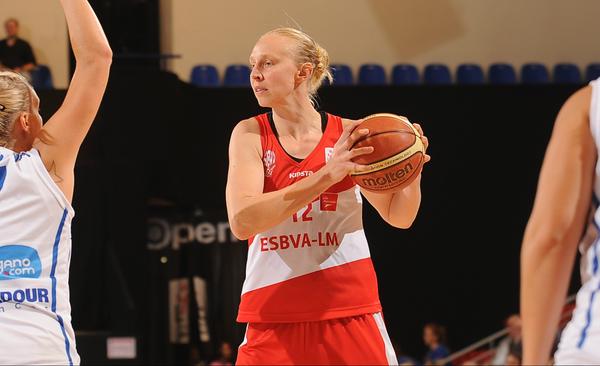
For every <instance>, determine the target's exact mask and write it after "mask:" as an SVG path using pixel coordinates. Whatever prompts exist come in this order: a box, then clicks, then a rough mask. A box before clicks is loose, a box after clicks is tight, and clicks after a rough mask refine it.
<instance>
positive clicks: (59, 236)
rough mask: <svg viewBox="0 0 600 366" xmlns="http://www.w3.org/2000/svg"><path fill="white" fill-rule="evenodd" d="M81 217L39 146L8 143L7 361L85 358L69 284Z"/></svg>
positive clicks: (0, 169)
mask: <svg viewBox="0 0 600 366" xmlns="http://www.w3.org/2000/svg"><path fill="white" fill-rule="evenodd" d="M73 215H74V213H73V209H72V208H71V205H70V204H69V202H68V201H67V199H66V198H65V196H64V195H63V193H62V192H61V190H60V189H59V188H58V187H57V186H56V185H55V184H54V182H53V181H52V179H51V178H50V175H49V174H48V172H47V171H46V168H45V167H44V164H43V163H42V160H41V158H40V155H39V153H38V151H37V150H35V149H33V150H30V151H27V152H23V153H15V152H13V151H11V150H8V149H5V148H2V147H0V334H2V339H1V340H0V364H13V365H16V364H19V365H22V364H45V365H49V364H62V365H72V364H79V355H78V354H77V351H76V349H75V334H74V332H73V328H72V326H71V306H70V304H69V284H68V281H69V263H70V260H71V220H72V218H73Z"/></svg>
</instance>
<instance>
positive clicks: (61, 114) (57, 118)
mask: <svg viewBox="0 0 600 366" xmlns="http://www.w3.org/2000/svg"><path fill="white" fill-rule="evenodd" d="M61 4H62V7H63V10H64V13H65V17H66V20H67V26H68V29H69V36H70V39H71V45H72V47H73V53H74V54H75V60H76V67H75V73H74V74H73V78H72V80H71V83H70V86H69V90H68V91H67V95H66V97H65V100H64V101H63V104H62V106H61V107H60V108H59V109H58V111H57V112H56V113H55V114H54V115H53V116H52V117H51V118H50V119H49V120H48V122H47V123H46V124H45V125H44V128H43V129H42V133H41V135H40V137H41V138H39V139H37V140H36V141H35V143H34V147H35V148H37V149H38V150H39V151H40V154H41V156H42V160H43V161H44V165H45V166H46V169H48V171H49V172H50V175H51V176H52V178H53V179H54V181H55V182H56V184H57V185H58V186H59V188H60V189H61V190H62V191H63V192H64V193H65V195H66V197H67V199H69V200H71V198H72V196H73V184H74V176H73V169H74V167H75V160H76V158H77V153H78V152H79V147H80V146H81V143H82V142H83V139H84V138H85V135H86V134H87V132H88V130H89V129H90V126H91V124H92V122H93V121H94V118H95V116H96V113H97V112H98V108H99V106H100V102H101V101H102V96H103V95H104V91H105V89H106V84H107V82H108V75H109V70H110V65H111V62H112V51H111V49H110V46H109V45H108V41H107V39H106V36H105V35H104V32H103V30H102V27H101V26H100V22H99V21H98V19H97V18H96V15H95V14H94V11H93V10H92V8H91V6H90V4H89V3H88V2H87V0H61Z"/></svg>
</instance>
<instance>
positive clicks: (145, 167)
mask: <svg viewBox="0 0 600 366" xmlns="http://www.w3.org/2000/svg"><path fill="white" fill-rule="evenodd" d="M576 89H577V87H576V86H558V85H545V86H520V85H517V86H489V85H485V86H440V87H434V86H431V87H426V86H418V87H409V86H407V87H347V88H344V87H336V88H333V87H332V88H324V89H323V90H322V91H321V92H320V99H319V104H320V107H321V108H323V109H324V110H327V111H329V112H331V113H335V114H340V115H343V116H346V117H351V118H357V117H361V116H365V115H368V114H371V113H375V112H392V113H398V114H402V115H405V116H407V117H408V118H410V119H411V121H413V122H419V123H421V124H422V126H423V129H424V130H425V133H426V135H427V136H428V137H429V139H430V142H431V147H430V150H429V152H430V154H431V156H432V161H431V163H429V164H428V165H427V166H426V167H425V170H424V172H423V180H422V192H423V199H422V205H421V210H420V213H419V215H418V217H417V219H416V221H415V223H414V225H413V227H412V228H410V229H409V230H397V229H393V228H391V227H389V226H387V225H386V224H385V223H384V222H383V221H382V220H381V219H380V218H379V217H378V215H377V213H376V212H375V211H374V210H373V209H372V208H371V207H370V206H368V205H365V209H364V221H365V230H366V233H367V237H368V239H369V241H370V247H371V254H372V257H373V260H374V263H375V267H376V270H377V273H378V279H379V289H380V295H381V299H382V303H383V307H384V315H385V319H386V323H387V325H388V331H389V333H390V336H391V337H392V339H394V340H395V341H397V342H398V343H399V344H400V345H401V346H402V348H403V349H404V350H405V352H407V353H408V354H412V355H415V356H417V357H420V356H421V355H422V354H423V353H424V348H423V346H422V341H421V333H422V326H423V325H424V324H425V323H426V322H429V321H437V322H439V323H442V324H444V325H445V326H446V327H447V328H448V333H449V338H450V346H451V347H453V348H458V347H461V346H464V345H465V344H467V343H469V342H471V341H475V340H476V339H478V338H480V337H482V336H485V335H487V334H489V333H491V332H493V331H495V330H497V329H498V328H500V327H501V326H502V320H503V318H504V317H505V316H506V315H508V314H509V313H511V312H515V311H517V310H518V300H519V295H518V293H519V288H518V276H519V266H518V263H519V249H520V241H521V237H522V235H523V230H524V227H525V224H526V222H527V218H528V216H529V213H530V209H531V206H532V203H533V198H534V192H535V188H536V182H537V175H538V172H539V168H540V165H541V161H542V158H543V154H544V151H545V146H546V143H547V141H548V138H549V136H550V132H551V129H552V125H553V121H554V118H555V116H556V114H557V112H558V110H559V108H560V106H561V105H562V103H563V102H564V101H565V100H566V98H567V97H568V96H569V95H570V94H571V93H572V92H573V91H574V90H576ZM63 95H64V92H60V91H56V92H45V93H42V95H41V98H42V107H43V109H44V110H45V113H46V114H49V113H50V112H51V111H52V110H54V109H55V108H56V106H58V104H59V101H60V100H61V98H62V97H63ZM258 112H260V109H259V108H258V107H257V105H256V102H255V100H254V97H253V95H252V93H251V91H250V90H248V89H235V88H233V89H226V88H222V89H199V88H195V87H193V86H190V85H188V84H186V83H183V82H180V81H179V80H177V79H176V78H175V77H174V76H172V75H170V74H159V73H157V74H149V73H139V74H135V73H131V72H128V73H120V72H118V71H117V72H116V73H114V74H113V76H112V77H111V80H110V83H109V89H108V92H107V95H106V97H105V99H104V102H103V105H102V108H101V111H100V113H99V116H98V120H97V121H96V123H95V125H94V126H93V128H92V130H91V131H90V135H89V136H88V138H87V140H86V142H85V143H84V146H83V148H82V152H81V156H80V158H79V160H78V166H77V169H76V174H77V185H76V189H75V198H74V206H75V209H76V210H77V216H76V219H75V221H74V224H73V242H74V251H73V259H72V271H71V289H72V303H73V319H74V326H75V328H76V329H83V330H108V331H111V332H120V333H128V334H136V335H138V336H139V340H140V357H141V360H142V361H143V362H145V363H157V362H160V363H164V362H173V361H174V360H175V359H176V360H177V361H181V357H183V356H181V355H180V356H177V357H176V356H175V353H176V352H179V351H172V350H171V348H169V346H168V339H167V337H166V334H165V333H163V331H164V330H165V329H163V328H160V327H164V326H166V325H165V324H167V323H166V322H167V317H168V311H167V309H168V303H169V302H168V291H167V289H168V288H167V285H166V283H168V281H170V280H172V279H174V278H187V279H188V280H189V281H188V285H187V286H189V287H190V288H191V287H193V286H194V285H193V279H194V277H202V278H203V279H204V280H207V278H205V277H203V276H200V275H198V273H195V272H194V271H196V268H195V266H196V265H197V266H198V268H202V264H201V263H203V261H208V262H211V261H213V260H214V261H216V259H215V258H216V257H214V256H215V255H217V254H215V253H220V254H218V256H220V257H219V258H221V259H219V260H222V259H223V255H226V256H227V261H228V262H227V263H229V264H228V265H231V266H232V267H231V268H235V271H234V270H233V269H232V271H233V272H232V273H231V276H230V277H228V279H226V280H224V281H229V282H228V283H227V284H226V285H225V284H224V282H221V283H220V284H219V286H224V287H226V288H227V289H229V290H231V291H233V290H232V289H234V288H236V286H239V284H240V283H241V282H240V281H242V280H243V270H241V269H240V268H243V266H244V261H245V249H244V245H243V244H240V243H227V244H220V246H219V245H217V244H213V245H216V247H218V248H221V249H219V250H218V251H214V252H210V251H209V252H207V253H205V254H203V255H204V256H208V258H206V257H203V255H202V254H200V252H199V251H194V253H193V254H191V253H186V254H185V255H183V256H182V257H181V258H179V259H177V261H178V263H179V264H178V265H177V266H176V267H177V268H178V269H177V270H176V272H177V273H170V274H168V275H167V274H165V273H164V271H163V270H162V269H161V268H162V267H161V266H163V267H164V264H163V263H161V261H160V260H161V256H164V253H163V254H157V253H158V252H157V251H151V250H148V247H147V244H148V243H147V240H146V239H147V238H146V233H147V230H146V229H147V219H149V218H150V217H149V211H148V207H149V205H150V203H151V202H149V199H150V198H154V200H153V201H152V202H156V199H159V200H162V201H164V202H168V204H169V205H171V207H173V208H174V212H178V213H177V214H174V215H175V216H176V215H180V216H181V217H183V216H186V215H189V217H192V218H193V217H194V215H193V212H194V210H197V209H199V210H201V211H202V212H206V213H210V214H211V215H217V216H218V217H217V216H214V217H213V218H211V220H213V219H215V217H216V219H215V220H217V221H222V220H224V219H225V215H224V207H225V206H224V187H225V182H226V172H227V147H228V141H229V135H230V133H231V130H232V128H233V126H234V125H235V123H236V122H237V121H239V120H240V119H243V118H247V117H249V116H252V115H254V114H256V113H258ZM190 212H192V214H190ZM219 215H220V216H219ZM172 217H174V216H172ZM181 217H180V218H181ZM189 217H188V218H189ZM183 220H187V218H183ZM194 230H196V229H195V228H194ZM199 230H200V231H201V232H200V234H199V235H201V236H202V235H209V234H210V235H213V234H214V235H218V233H219V231H218V230H219V228H218V227H216V228H215V229H214V230H216V231H214V232H213V231H211V230H213V229H199ZM202 230H209V232H210V233H208V232H202ZM207 233H208V234H207ZM194 235H196V233H195V234H194ZM155 239H156V238H155ZM196 239H197V238H196ZM182 247H185V245H184V244H182ZM192 247H193V246H188V247H187V248H192ZM208 247H210V246H208ZM208 247H205V249H206V248H208ZM226 248H228V249H226ZM163 250H167V249H164V248H163ZM186 250H188V249H186ZM111 251H113V252H114V255H113V256H111V255H110V253H111ZM181 254H184V252H183V251H180V255H181ZM171 255H172V254H171ZM111 258H112V259H111ZM172 260H174V259H173V258H171V257H168V258H167V261H168V262H169V263H172V262H171V261H172ZM184 262H185V266H186V268H183V267H182V265H183V263H184ZM115 268H117V269H115ZM174 271H175V269H174ZM120 278H122V279H123V281H120V280H119V279H120ZM208 281H209V282H208V285H207V286H209V287H210V286H211V283H210V281H211V280H210V279H208ZM121 282H122V283H121ZM159 285H160V287H159V288H157V287H156V286H159ZM229 290H228V291H229ZM216 296H217V297H218V296H223V297H222V298H217V299H209V301H208V305H207V306H209V309H208V312H209V313H210V314H214V311H215V310H216V309H219V311H220V312H221V313H219V314H220V315H218V316H216V317H214V318H213V320H211V322H213V323H211V324H212V325H211V327H212V328H211V332H212V333H211V336H212V341H211V342H213V343H212V345H211V347H213V349H212V352H214V347H216V344H217V343H218V342H219V341H221V340H223V339H226V338H228V337H233V338H236V337H237V339H232V340H231V341H233V342H235V343H237V342H239V341H240V339H239V337H240V333H239V329H240V328H239V327H238V328H235V327H234V326H233V325H232V324H233V323H231V322H232V320H233V319H231V318H227V319H226V317H233V314H235V306H236V301H237V300H234V296H236V297H239V292H237V289H236V292H235V294H234V293H233V292H231V293H228V294H227V296H224V295H223V294H219V295H216ZM128 299H130V300H131V301H130V302H129V301H128ZM238 300H239V299H238ZM211 301H212V302H211ZM211 304H212V305H211ZM192 305H193V304H192ZM211 306H212V307H213V308H212V309H211V308H210V307H211ZM215 308H216V309H215ZM192 309H193V306H192ZM192 321H194V320H193V319H192ZM219 322H223V323H222V324H219ZM231 327H234V328H235V329H234V330H231ZM161 329H162V330H161ZM219 332H220V333H219ZM173 352H175V353H173Z"/></svg>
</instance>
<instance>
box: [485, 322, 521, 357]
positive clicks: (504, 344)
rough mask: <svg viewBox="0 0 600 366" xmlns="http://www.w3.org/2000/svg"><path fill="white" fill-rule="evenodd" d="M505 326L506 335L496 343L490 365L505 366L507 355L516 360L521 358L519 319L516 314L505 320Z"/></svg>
mask: <svg viewBox="0 0 600 366" xmlns="http://www.w3.org/2000/svg"><path fill="white" fill-rule="evenodd" d="M505 325H506V328H507V329H508V335H507V336H506V337H505V338H503V339H502V340H501V341H500V343H498V347H497V348H496V355H495V356H494V359H493V360H492V365H506V364H507V363H508V355H509V354H512V355H513V356H514V357H516V358H517V359H518V360H520V359H521V357H522V353H523V351H522V346H521V317H519V315H517V314H513V315H511V316H509V317H508V318H506V321H505ZM519 363H520V361H519Z"/></svg>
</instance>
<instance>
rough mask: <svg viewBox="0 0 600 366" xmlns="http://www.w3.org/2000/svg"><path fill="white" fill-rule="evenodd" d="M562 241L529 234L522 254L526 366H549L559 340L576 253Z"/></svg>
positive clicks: (524, 353)
mask: <svg viewBox="0 0 600 366" xmlns="http://www.w3.org/2000/svg"><path fill="white" fill-rule="evenodd" d="M562 240H576V238H568V239H566V238H560V236H550V235H546V236H544V237H538V238H536V237H535V235H528V234H526V236H525V240H524V242H523V248H522V251H521V316H522V319H523V364H524V365H541V364H546V363H547V362H548V359H549V357H550V351H551V348H552V344H553V341H554V339H555V337H556V332H557V328H558V323H559V320H560V313H561V311H562V308H563V305H564V300H565V297H566V293H567V287H568V283H569V278H570V274H571V269H572V268H573V261H574V258H575V251H574V250H572V246H571V245H564V243H561V241H562Z"/></svg>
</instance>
